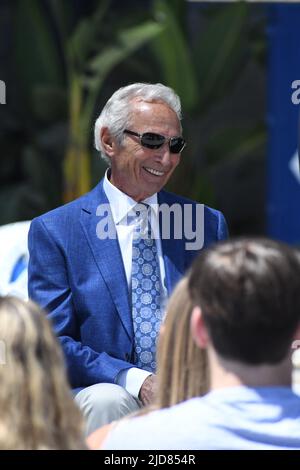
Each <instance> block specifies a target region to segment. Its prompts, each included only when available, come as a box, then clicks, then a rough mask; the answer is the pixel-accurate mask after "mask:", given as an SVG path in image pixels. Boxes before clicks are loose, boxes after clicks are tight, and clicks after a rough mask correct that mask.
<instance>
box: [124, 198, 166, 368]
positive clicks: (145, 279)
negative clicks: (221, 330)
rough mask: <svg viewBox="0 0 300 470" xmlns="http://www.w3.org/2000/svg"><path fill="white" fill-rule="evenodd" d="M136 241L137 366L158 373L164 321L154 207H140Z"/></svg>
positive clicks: (134, 288)
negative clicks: (153, 233) (152, 219)
mask: <svg viewBox="0 0 300 470" xmlns="http://www.w3.org/2000/svg"><path fill="white" fill-rule="evenodd" d="M136 208H137V209H134V210H135V213H136V219H135V228H134V233H133V242H132V275H131V282H132V316H133V328H134V335H135V364H136V365H137V367H139V368H141V369H144V370H147V371H149V372H155V370H156V357H155V356H156V340H157V336H158V332H159V328H160V324H161V321H162V314H163V312H162V309H161V307H162V302H161V299H162V296H161V284H160V275H159V263H158V256H157V249H156V244H155V240H154V238H152V237H151V226H150V207H149V206H148V205H147V204H138V206H136Z"/></svg>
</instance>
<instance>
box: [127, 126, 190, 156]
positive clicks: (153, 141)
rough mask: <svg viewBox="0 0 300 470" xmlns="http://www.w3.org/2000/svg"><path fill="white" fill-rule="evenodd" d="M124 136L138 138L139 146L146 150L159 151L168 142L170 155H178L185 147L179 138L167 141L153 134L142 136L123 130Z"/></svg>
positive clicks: (171, 138)
mask: <svg viewBox="0 0 300 470" xmlns="http://www.w3.org/2000/svg"><path fill="white" fill-rule="evenodd" d="M124 134H130V135H135V136H136V137H139V139H140V143H141V145H142V146H143V147H146V148H148V149H159V148H160V147H162V146H163V145H164V143H165V142H168V143H169V149H170V152H171V153H180V152H182V150H183V149H184V147H185V146H186V141H185V140H184V138H183V137H180V136H178V137H170V138H169V139H168V138H167V137H165V136H164V135H160V134H155V133H154V132H144V134H138V133H137V132H133V131H129V130H128V129H125V131H124Z"/></svg>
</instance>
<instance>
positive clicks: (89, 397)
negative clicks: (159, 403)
mask: <svg viewBox="0 0 300 470" xmlns="http://www.w3.org/2000/svg"><path fill="white" fill-rule="evenodd" d="M75 401H76V403H77V405H78V406H79V408H80V410H81V412H82V413H83V416H84V418H85V422H86V435H87V436H88V435H89V434H91V433H92V432H93V431H95V430H96V429H98V428H100V427H101V426H103V425H104V424H108V423H111V422H112V421H115V420H118V419H120V418H122V416H125V415H127V414H129V413H132V412H134V411H137V410H139V409H140V408H141V406H142V404H141V402H140V401H139V400H137V399H136V398H134V397H133V396H132V395H130V393H128V392H127V391H126V390H125V389H124V388H123V387H120V386H119V385H114V384H106V383H102V384H96V385H91V386H90V387H86V388H84V389H83V390H81V391H80V392H79V393H78V394H77V395H76V396H75Z"/></svg>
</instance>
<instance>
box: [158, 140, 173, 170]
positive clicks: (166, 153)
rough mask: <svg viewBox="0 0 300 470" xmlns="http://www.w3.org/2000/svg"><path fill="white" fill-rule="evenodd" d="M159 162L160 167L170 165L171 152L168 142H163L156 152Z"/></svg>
mask: <svg viewBox="0 0 300 470" xmlns="http://www.w3.org/2000/svg"><path fill="white" fill-rule="evenodd" d="M157 154H158V156H159V159H160V162H161V163H162V165H164V166H167V165H169V163H170V160H171V152H170V148H169V142H165V143H164V144H163V145H162V146H161V147H160V148H159V149H158V152H157Z"/></svg>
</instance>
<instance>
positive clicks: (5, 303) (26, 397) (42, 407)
mask: <svg viewBox="0 0 300 470" xmlns="http://www.w3.org/2000/svg"><path fill="white" fill-rule="evenodd" d="M0 341H1V345H2V355H1V356H2V357H1V358H0V359H1V360H0V383H1V387H0V409H1V414H0V449H82V448H85V444H84V438H83V433H84V430H83V421H82V418H81V415H80V412H79V410H78V408H77V406H76V405H75V403H74V401H73V398H72V395H71V391H70V388H69V386H68V383H67V380H66V376H65V367H64V361H63V355H62V352H61V349H60V346H59V344H58V341H57V340H56V338H55V336H54V334H53V332H52V329H51V326H50V324H49V323H48V320H47V319H46V317H45V314H44V313H43V312H42V311H41V310H40V309H39V308H38V306H37V305H35V304H34V303H33V302H24V301H22V300H20V299H17V298H13V297H4V298H0Z"/></svg>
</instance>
